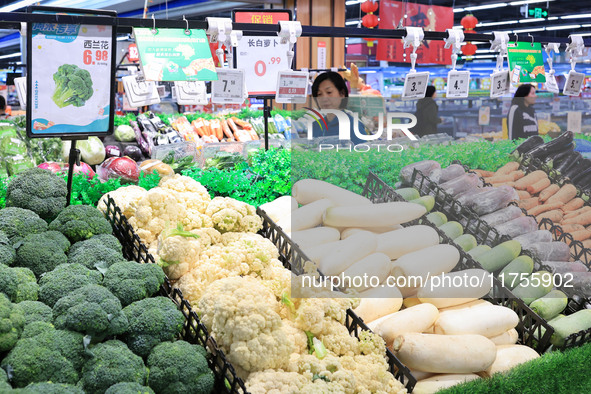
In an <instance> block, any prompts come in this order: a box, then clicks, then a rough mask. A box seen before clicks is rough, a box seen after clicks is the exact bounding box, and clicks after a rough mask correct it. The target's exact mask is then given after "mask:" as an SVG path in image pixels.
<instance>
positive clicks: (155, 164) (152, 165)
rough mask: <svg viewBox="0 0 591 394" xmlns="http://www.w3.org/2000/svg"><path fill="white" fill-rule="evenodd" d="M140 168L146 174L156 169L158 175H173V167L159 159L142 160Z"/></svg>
mask: <svg viewBox="0 0 591 394" xmlns="http://www.w3.org/2000/svg"><path fill="white" fill-rule="evenodd" d="M140 170H141V171H143V172H145V173H146V174H151V173H152V172H154V171H158V175H160V177H165V176H169V175H174V171H173V169H172V168H171V167H170V166H169V165H168V164H165V163H163V162H162V161H161V160H144V161H143V162H142V163H141V164H140Z"/></svg>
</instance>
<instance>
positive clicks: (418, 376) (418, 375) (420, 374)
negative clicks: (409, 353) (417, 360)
mask: <svg viewBox="0 0 591 394" xmlns="http://www.w3.org/2000/svg"><path fill="white" fill-rule="evenodd" d="M410 373H411V374H412V376H414V377H415V378H416V379H417V381H418V380H423V379H427V378H430V377H431V376H434V374H433V373H432V372H423V371H419V370H418V369H411V370H410Z"/></svg>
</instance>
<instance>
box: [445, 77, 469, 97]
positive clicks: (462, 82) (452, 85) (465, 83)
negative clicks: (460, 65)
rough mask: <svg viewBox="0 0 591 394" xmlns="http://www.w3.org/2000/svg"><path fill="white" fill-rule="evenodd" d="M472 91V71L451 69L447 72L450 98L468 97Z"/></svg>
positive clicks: (447, 95)
mask: <svg viewBox="0 0 591 394" xmlns="http://www.w3.org/2000/svg"><path fill="white" fill-rule="evenodd" d="M469 91H470V71H450V72H449V73H448V74H447V92H446V97H448V98H463V97H468V92H469Z"/></svg>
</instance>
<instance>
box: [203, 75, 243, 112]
mask: <svg viewBox="0 0 591 394" xmlns="http://www.w3.org/2000/svg"><path fill="white" fill-rule="evenodd" d="M216 71H217V74H218V80H217V81H212V82H211V102H212V103H216V104H242V103H243V102H244V86H245V83H244V70H243V69H236V70H233V69H227V68H217V69H216Z"/></svg>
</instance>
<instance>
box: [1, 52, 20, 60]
mask: <svg viewBox="0 0 591 394" xmlns="http://www.w3.org/2000/svg"><path fill="white" fill-rule="evenodd" d="M20 55H21V53H20V52H15V53H11V54H9V55H2V56H0V59H8V58H11V57H17V56H20Z"/></svg>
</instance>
